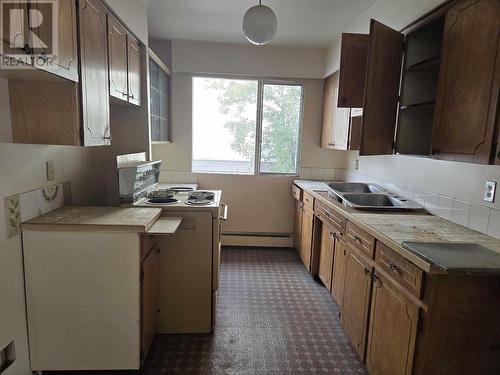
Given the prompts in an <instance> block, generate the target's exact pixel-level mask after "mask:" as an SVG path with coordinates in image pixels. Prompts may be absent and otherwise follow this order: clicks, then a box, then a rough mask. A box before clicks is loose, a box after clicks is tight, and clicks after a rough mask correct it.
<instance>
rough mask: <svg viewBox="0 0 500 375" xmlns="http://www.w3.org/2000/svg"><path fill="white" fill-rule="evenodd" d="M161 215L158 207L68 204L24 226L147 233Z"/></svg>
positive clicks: (27, 228) (24, 228)
mask: <svg viewBox="0 0 500 375" xmlns="http://www.w3.org/2000/svg"><path fill="white" fill-rule="evenodd" d="M160 215H161V209H159V208H122V207H77V206H67V207H62V208H59V209H57V210H54V211H52V212H49V213H46V214H44V215H41V216H38V217H35V218H33V219H31V220H28V221H27V222H25V223H23V224H22V229H23V230H49V231H50V230H53V231H58V230H65V231H111V232H135V233H144V232H147V230H148V229H149V228H150V227H151V226H152V225H153V224H154V223H155V222H156V221H157V219H158V218H159V217H160Z"/></svg>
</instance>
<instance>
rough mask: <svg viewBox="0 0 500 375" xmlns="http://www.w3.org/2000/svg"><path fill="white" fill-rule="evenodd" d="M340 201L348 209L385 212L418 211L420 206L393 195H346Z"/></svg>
mask: <svg viewBox="0 0 500 375" xmlns="http://www.w3.org/2000/svg"><path fill="white" fill-rule="evenodd" d="M342 199H343V200H344V202H345V204H346V205H347V206H349V207H353V208H359V209H387V210H391V209H392V210H394V209H397V210H418V209H422V207H421V206H419V205H418V204H416V203H415V202H413V201H411V200H409V199H406V198H403V197H399V196H395V195H393V194H379V193H373V194H363V193H357V194H356V193H354V194H353V193H348V194H343V195H342Z"/></svg>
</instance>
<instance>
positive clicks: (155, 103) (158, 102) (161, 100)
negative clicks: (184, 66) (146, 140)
mask: <svg viewBox="0 0 500 375" xmlns="http://www.w3.org/2000/svg"><path fill="white" fill-rule="evenodd" d="M149 78H150V85H149V88H150V107H151V140H152V141H168V140H169V137H170V134H169V126H170V124H169V121H170V103H169V100H170V97H169V95H170V77H169V75H168V74H167V73H166V72H165V71H164V70H163V69H162V68H160V66H159V65H158V64H157V63H156V62H154V61H153V60H150V61H149Z"/></svg>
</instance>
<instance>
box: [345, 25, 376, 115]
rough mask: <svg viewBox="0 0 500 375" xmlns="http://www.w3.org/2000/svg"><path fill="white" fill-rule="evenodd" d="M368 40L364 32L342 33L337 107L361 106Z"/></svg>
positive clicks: (368, 37)
mask: <svg viewBox="0 0 500 375" xmlns="http://www.w3.org/2000/svg"><path fill="white" fill-rule="evenodd" d="M369 40H370V36H369V35H366V34H348V33H344V34H342V42H341V46H340V79H339V95H338V106H339V107H358V108H361V107H363V100H364V94H365V79H366V62H367V59H368V42H369Z"/></svg>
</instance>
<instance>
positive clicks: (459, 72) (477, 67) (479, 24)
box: [432, 0, 500, 164]
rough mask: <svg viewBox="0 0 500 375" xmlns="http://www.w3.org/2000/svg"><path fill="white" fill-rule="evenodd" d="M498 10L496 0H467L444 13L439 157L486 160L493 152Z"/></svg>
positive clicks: (435, 150) (436, 136) (499, 78)
mask: <svg viewBox="0 0 500 375" xmlns="http://www.w3.org/2000/svg"><path fill="white" fill-rule="evenodd" d="M499 14H500V2H499V1H498V0H464V1H461V2H459V3H457V4H456V5H455V6H454V7H452V8H451V9H450V10H449V11H448V13H447V15H446V22H445V28H444V41H443V50H442V62H441V70H440V75H439V83H438V91H437V99H436V112H435V117H434V130H433V138H432V154H433V156H434V157H436V158H439V159H448V160H457V161H471V162H476V163H485V164H487V163H489V162H490V161H492V159H493V158H494V157H495V155H494V154H495V150H494V149H493V150H492V144H493V143H494V136H495V126H496V122H497V104H498V92H499V82H500V53H499V48H500V44H499V32H500V25H499V16H498V15H499ZM496 159H497V161H496V162H497V163H498V157H497V158H496Z"/></svg>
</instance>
